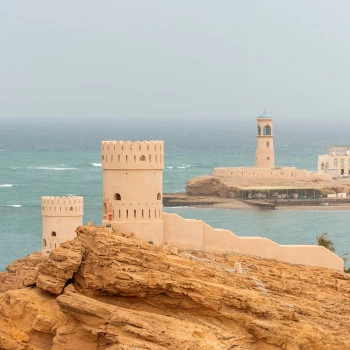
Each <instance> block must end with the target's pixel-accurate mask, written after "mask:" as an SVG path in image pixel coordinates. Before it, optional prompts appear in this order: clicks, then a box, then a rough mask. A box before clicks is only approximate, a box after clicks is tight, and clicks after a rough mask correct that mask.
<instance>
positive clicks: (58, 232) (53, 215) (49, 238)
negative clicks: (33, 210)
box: [41, 197, 84, 254]
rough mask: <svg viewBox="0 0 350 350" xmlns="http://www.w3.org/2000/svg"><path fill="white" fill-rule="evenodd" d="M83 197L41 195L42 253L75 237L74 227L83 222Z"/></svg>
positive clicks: (46, 252)
mask: <svg viewBox="0 0 350 350" xmlns="http://www.w3.org/2000/svg"><path fill="white" fill-rule="evenodd" d="M83 204H84V203H83V197H41V213H42V239H43V241H42V253H43V254H49V253H50V252H51V251H52V250H53V249H55V248H58V246H59V245H60V244H61V243H63V242H65V241H68V240H71V239H73V238H75V237H76V233H75V229H76V228H77V227H78V226H81V225H82V224H83V211H84V206H83Z"/></svg>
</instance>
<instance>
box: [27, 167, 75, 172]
mask: <svg viewBox="0 0 350 350" xmlns="http://www.w3.org/2000/svg"><path fill="white" fill-rule="evenodd" d="M34 169H38V170H55V171H65V170H78V168H60V167H49V166H38V167H36V168H34Z"/></svg>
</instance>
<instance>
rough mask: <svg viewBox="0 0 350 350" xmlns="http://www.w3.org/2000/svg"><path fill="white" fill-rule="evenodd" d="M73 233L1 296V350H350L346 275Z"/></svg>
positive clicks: (96, 232)
mask: <svg viewBox="0 0 350 350" xmlns="http://www.w3.org/2000/svg"><path fill="white" fill-rule="evenodd" d="M77 233H78V237H77V238H75V239H74V240H73V241H70V242H67V243H65V244H63V245H62V246H61V247H60V248H58V249H57V250H55V251H53V252H52V253H51V254H50V256H49V257H48V258H45V259H41V260H40V259H39V260H38V264H39V267H38V268H37V267H36V264H34V263H33V265H34V266H32V269H33V270H34V271H35V273H37V277H36V284H35V285H33V284H32V285H31V287H26V288H22V289H17V288H16V286H15V285H14V286H13V287H15V289H13V290H9V289H10V288H7V289H8V290H7V291H5V292H2V293H1V294H0V299H1V300H0V330H1V332H0V348H1V349H11V350H12V349H55V350H58V349H59V350H61V349H62V350H63V349H72V350H74V349H111V350H112V349H123V350H124V349H133V350H135V349H208V350H209V349H262V350H264V349H350V338H349V336H348V329H349V327H350V279H349V275H348V274H345V273H340V272H335V271H333V270H328V269H322V268H314V267H305V266H296V265H289V264H283V263H279V262H275V261H268V260H263V259H258V258H254V257H249V256H243V255H233V254H223V255H214V254H204V253H198V252H197V253H196V252H179V254H175V253H174V251H171V250H170V249H162V248H160V247H156V246H154V245H150V244H148V243H147V242H143V241H140V240H138V239H136V238H134V237H133V235H122V234H117V233H108V232H106V231H105V230H104V229H103V228H98V227H91V226H88V227H85V226H84V227H80V228H78V230H77ZM38 258H39V257H38ZM39 261H40V263H39ZM237 262H238V263H240V264H241V265H240V266H241V268H242V273H238V272H236V271H237V269H235V268H234V266H235V263H237ZM24 263H25V262H24ZM16 266H17V268H16V271H19V270H20V269H21V268H20V261H19V262H18V263H17V265H16ZM27 271H28V270H27ZM15 273H16V272H15V271H12V272H8V273H7V274H8V276H10V275H11V274H15ZM22 277H23V279H22V280H25V276H22ZM8 278H9V277H8Z"/></svg>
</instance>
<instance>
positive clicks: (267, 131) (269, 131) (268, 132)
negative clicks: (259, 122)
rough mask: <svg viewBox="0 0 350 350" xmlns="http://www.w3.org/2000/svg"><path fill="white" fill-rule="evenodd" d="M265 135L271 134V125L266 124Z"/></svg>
mask: <svg viewBox="0 0 350 350" xmlns="http://www.w3.org/2000/svg"><path fill="white" fill-rule="evenodd" d="M264 135H271V126H270V125H265V127H264Z"/></svg>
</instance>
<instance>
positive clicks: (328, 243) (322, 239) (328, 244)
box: [316, 232, 335, 253]
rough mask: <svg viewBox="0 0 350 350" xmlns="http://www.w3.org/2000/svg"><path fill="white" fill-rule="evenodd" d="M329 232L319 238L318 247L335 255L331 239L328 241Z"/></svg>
mask: <svg viewBox="0 0 350 350" xmlns="http://www.w3.org/2000/svg"><path fill="white" fill-rule="evenodd" d="M327 235H328V232H323V233H322V235H321V236H317V237H316V238H317V245H320V246H322V247H325V248H327V249H328V250H330V251H331V252H333V253H334V251H335V248H334V243H333V241H331V240H330V239H327Z"/></svg>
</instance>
